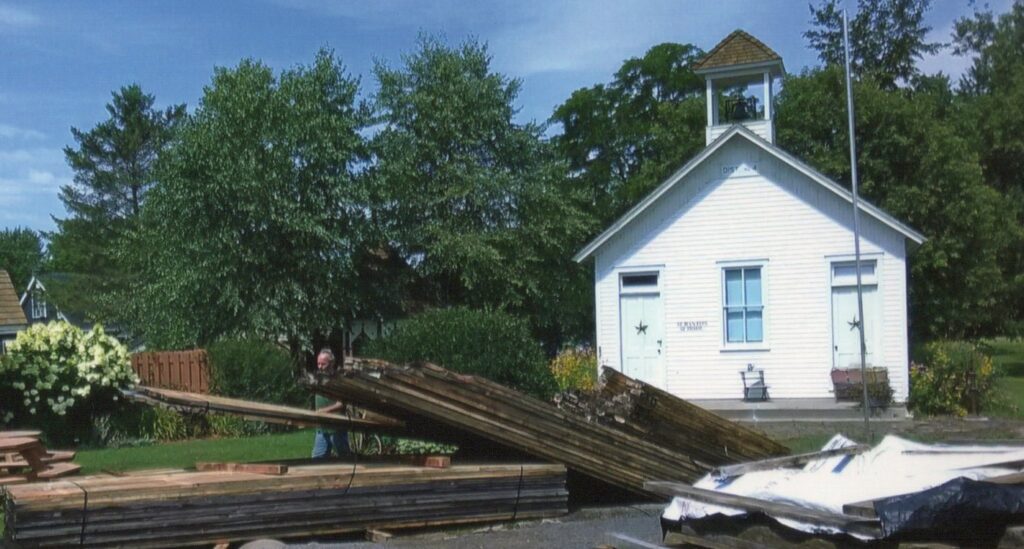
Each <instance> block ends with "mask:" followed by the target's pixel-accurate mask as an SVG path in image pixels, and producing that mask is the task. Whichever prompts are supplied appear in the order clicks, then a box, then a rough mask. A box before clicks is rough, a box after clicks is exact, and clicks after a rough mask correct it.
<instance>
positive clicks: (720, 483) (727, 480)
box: [715, 475, 740, 488]
mask: <svg viewBox="0 0 1024 549" xmlns="http://www.w3.org/2000/svg"><path fill="white" fill-rule="evenodd" d="M738 478H740V477H739V475H737V476H734V477H721V478H718V479H716V480H715V488H725V487H726V486H728V485H730V484H732V481H734V480H736V479H738Z"/></svg>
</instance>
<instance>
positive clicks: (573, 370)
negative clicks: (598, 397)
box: [549, 347, 597, 391]
mask: <svg viewBox="0 0 1024 549" xmlns="http://www.w3.org/2000/svg"><path fill="white" fill-rule="evenodd" d="M549 367H550V368H551V374H552V375H553V376H555V383H557V384H558V390H559V391H569V390H580V391H593V390H594V389H595V388H596V387H597V353H595V352H594V350H593V349H590V348H583V349H581V348H578V347H567V348H565V349H563V350H562V351H561V352H560V353H558V355H557V356H556V357H555V358H553V359H552V360H551V363H550V365H549Z"/></svg>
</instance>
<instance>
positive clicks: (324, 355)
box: [316, 347, 334, 372]
mask: <svg viewBox="0 0 1024 549" xmlns="http://www.w3.org/2000/svg"><path fill="white" fill-rule="evenodd" d="M332 368H334V352H333V351H331V350H330V349H328V348H327V347H324V348H323V349H321V350H320V352H319V353H317V355H316V369H317V370H319V371H321V372H325V371H329V370H331V369H332Z"/></svg>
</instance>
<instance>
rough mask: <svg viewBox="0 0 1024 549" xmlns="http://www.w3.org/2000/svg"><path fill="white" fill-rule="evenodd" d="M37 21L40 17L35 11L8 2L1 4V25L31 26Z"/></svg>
mask: <svg viewBox="0 0 1024 549" xmlns="http://www.w3.org/2000/svg"><path fill="white" fill-rule="evenodd" d="M37 23H39V18H38V17H36V15H35V14H34V13H32V12H30V11H26V10H23V9H21V8H16V7H14V6H11V5H8V4H0V26H5V27H31V26H34V25H36V24H37Z"/></svg>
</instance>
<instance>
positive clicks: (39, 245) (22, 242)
mask: <svg viewBox="0 0 1024 549" xmlns="http://www.w3.org/2000/svg"><path fill="white" fill-rule="evenodd" d="M44 258H45V254H44V250H43V240H42V238H40V237H39V233H37V232H35V231H33V230H32V229H28V228H14V229H3V230H0V270H5V271H7V274H9V275H10V276H11V282H13V283H14V290H15V291H16V292H18V294H19V295H20V294H22V293H23V292H24V291H25V287H26V286H27V285H28V282H29V280H31V278H32V275H33V274H34V273H36V272H37V270H38V269H39V267H40V266H42V264H43V259H44Z"/></svg>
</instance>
